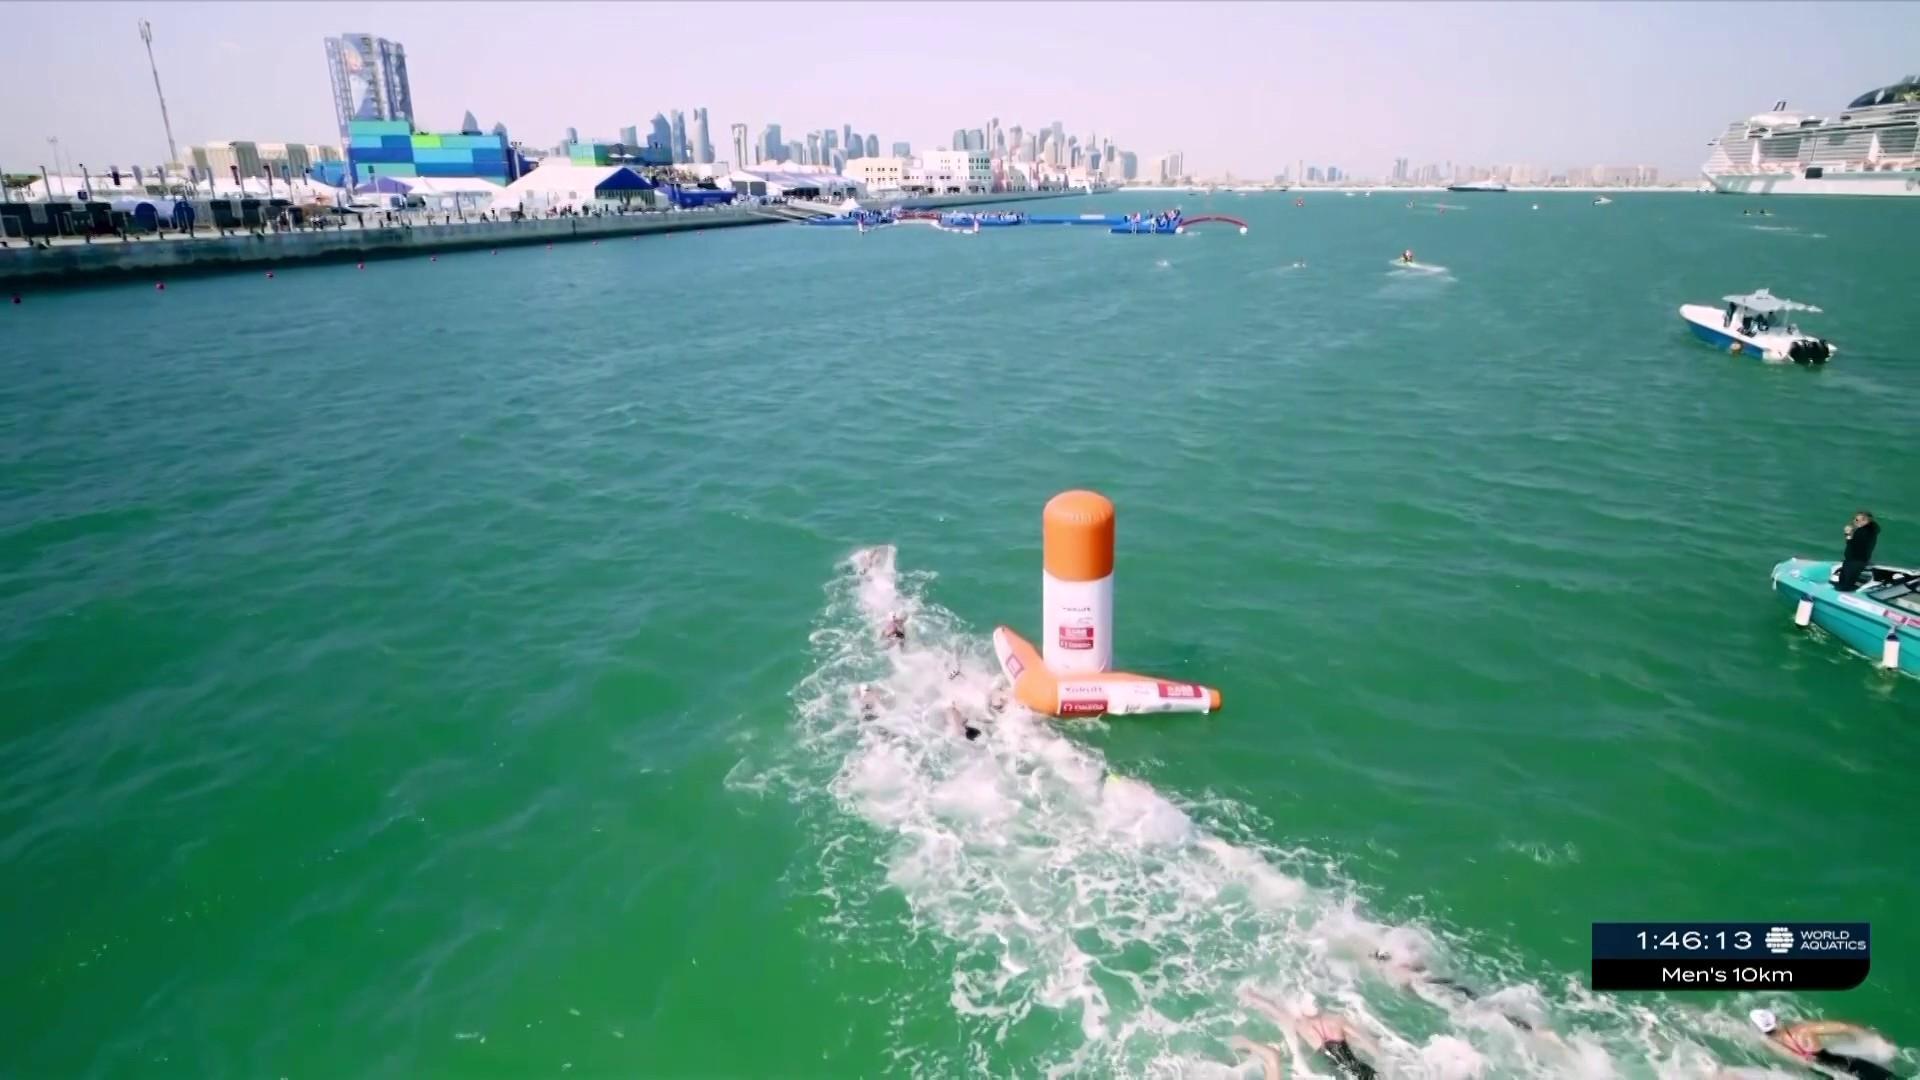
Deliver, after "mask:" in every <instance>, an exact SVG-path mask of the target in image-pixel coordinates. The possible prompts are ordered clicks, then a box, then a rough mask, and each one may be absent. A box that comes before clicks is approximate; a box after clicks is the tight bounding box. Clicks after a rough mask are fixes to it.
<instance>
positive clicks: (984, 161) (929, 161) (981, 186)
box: [920, 150, 993, 194]
mask: <svg viewBox="0 0 1920 1080" xmlns="http://www.w3.org/2000/svg"><path fill="white" fill-rule="evenodd" d="M920 168H921V172H922V173H923V174H924V175H925V177H926V182H927V185H928V186H929V187H931V188H932V189H933V191H934V192H935V193H936V194H946V193H949V192H975V191H991V190H993V156H992V155H991V154H989V153H988V152H987V151H985V150H930V151H928V152H927V153H925V154H923V155H921V158H920Z"/></svg>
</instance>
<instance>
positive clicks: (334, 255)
mask: <svg viewBox="0 0 1920 1080" xmlns="http://www.w3.org/2000/svg"><path fill="white" fill-rule="evenodd" d="M1077 194H1082V193H1081V192H1073V191H1065V192H1062V191H1044V192H1000V193H993V194H984V195H948V196H935V197H932V198H925V199H914V200H907V205H914V206H919V205H928V206H943V207H944V206H973V205H982V204H988V203H1006V202H1022V201H1028V200H1032V199H1045V198H1059V197H1063V196H1070V195H1077ZM803 216H805V215H804V214H801V213H798V212H796V211H795V210H792V209H789V208H786V207H782V206H778V205H775V206H758V205H756V206H741V207H724V208H719V209H712V210H677V211H648V212H644V213H630V214H606V215H601V216H565V217H553V218H528V219H525V220H522V221H504V220H503V221H489V220H475V219H468V220H465V221H461V220H459V219H457V218H456V219H455V220H454V221H452V222H451V223H445V222H444V220H443V216H442V215H439V214H434V215H426V214H409V215H405V216H404V219H396V223H394V224H384V223H383V224H379V225H373V224H371V223H369V224H367V225H365V226H364V227H352V228H343V229H320V230H295V231H293V232H264V233H251V232H245V231H237V232H236V231H230V232H229V233H228V234H227V235H224V236H223V235H219V234H217V233H213V232H211V231H209V230H207V229H200V230H198V232H197V234H196V235H194V236H192V237H189V236H187V235H185V234H182V233H170V234H168V236H167V237H166V238H164V239H157V238H142V239H134V240H122V239H120V238H119V237H117V236H112V235H107V236H96V237H94V238H93V241H92V242H91V243H87V242H83V241H81V240H78V239H73V238H62V239H60V240H59V241H57V242H55V243H54V244H52V245H51V246H48V247H41V248H33V247H28V246H26V244H25V243H24V242H22V241H18V240H14V241H11V242H10V243H9V246H8V247H6V248H4V249H0V286H4V287H8V288H17V287H19V286H21V285H27V284H57V283H78V282H86V281H96V280H112V279H115V278H126V277H156V278H165V277H169V276H179V275H181V274H191V273H208V272H220V271H228V270H237V269H246V268H264V269H272V268H273V267H276V266H281V265H286V264H292V263H310V262H357V261H362V260H366V259H379V258H394V257H405V256H414V255H422V254H437V253H440V252H449V251H464V250H472V249H474V248H500V247H510V246H516V245H523V244H554V243H565V242H571V241H579V240H600V239H606V238H611V237H625V236H638V235H644V234H648V233H669V232H688V231H692V230H696V229H725V228H739V227H743V226H747V225H768V224H774V223H777V222H782V221H794V220H796V219H797V218H799V217H803ZM434 219H442V220H443V223H442V224H437V225H436V224H429V223H428V222H429V221H430V220H434Z"/></svg>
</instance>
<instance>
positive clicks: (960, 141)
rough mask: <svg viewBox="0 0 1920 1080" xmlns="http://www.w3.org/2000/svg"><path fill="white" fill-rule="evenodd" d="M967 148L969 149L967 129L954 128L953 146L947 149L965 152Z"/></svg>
mask: <svg viewBox="0 0 1920 1080" xmlns="http://www.w3.org/2000/svg"><path fill="white" fill-rule="evenodd" d="M966 148H967V129H966V128H954V129H953V145H952V146H949V147H947V149H949V150H965V149H966Z"/></svg>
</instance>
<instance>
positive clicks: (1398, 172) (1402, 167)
mask: <svg viewBox="0 0 1920 1080" xmlns="http://www.w3.org/2000/svg"><path fill="white" fill-rule="evenodd" d="M1393 179H1394V182H1395V183H1399V184H1404V183H1406V182H1407V159H1406V158H1403V157H1397V158H1394V159H1393Z"/></svg>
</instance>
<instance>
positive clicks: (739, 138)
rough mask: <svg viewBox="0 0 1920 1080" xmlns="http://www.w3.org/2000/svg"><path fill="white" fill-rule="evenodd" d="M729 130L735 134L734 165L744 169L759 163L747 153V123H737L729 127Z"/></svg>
mask: <svg viewBox="0 0 1920 1080" xmlns="http://www.w3.org/2000/svg"><path fill="white" fill-rule="evenodd" d="M728 132H729V134H731V135H732V136H733V167H734V168H736V169H744V168H746V167H747V166H749V165H757V164H759V162H756V161H754V160H753V158H751V157H749V156H748V155H747V125H745V124H735V125H733V126H732V127H731V128H729V129H728Z"/></svg>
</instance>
